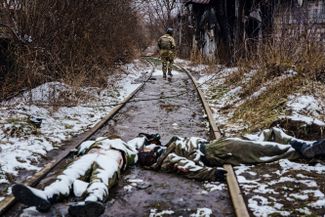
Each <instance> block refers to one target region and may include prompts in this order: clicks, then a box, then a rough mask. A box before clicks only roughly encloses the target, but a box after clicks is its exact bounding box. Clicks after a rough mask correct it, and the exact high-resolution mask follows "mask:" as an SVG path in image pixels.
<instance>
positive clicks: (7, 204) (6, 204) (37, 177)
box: [0, 60, 155, 216]
mask: <svg viewBox="0 0 325 217" xmlns="http://www.w3.org/2000/svg"><path fill="white" fill-rule="evenodd" d="M144 61H146V62H147V63H149V64H150V65H151V66H152V70H151V72H150V74H149V76H148V78H147V79H145V80H144V82H143V83H142V84H141V85H140V86H139V87H137V88H136V89H135V90H134V91H133V92H132V93H131V94H129V95H128V96H127V97H126V98H125V99H124V100H123V101H122V102H121V103H120V104H118V105H117V106H115V107H114V108H113V109H112V110H111V111H110V112H109V113H108V114H107V115H106V116H105V117H104V118H103V119H102V120H101V121H99V122H98V123H97V124H96V125H95V126H94V127H93V128H91V129H90V130H88V131H86V132H85V133H82V134H81V135H80V136H77V138H74V139H72V140H71V141H69V142H68V143H69V147H71V148H70V149H68V150H64V151H63V152H61V153H60V154H59V155H58V156H57V158H56V159H55V160H53V161H51V162H49V163H48V164H46V165H45V166H44V167H43V169H42V170H40V171H39V172H37V173H35V174H34V175H33V176H32V177H31V178H30V179H29V180H28V181H26V182H24V183H23V184H24V185H27V186H32V187H34V186H36V185H37V184H38V183H39V182H40V181H41V180H42V179H43V178H44V177H46V175H47V174H49V173H50V172H51V171H52V170H53V169H54V168H55V167H56V166H57V165H58V164H59V163H61V162H62V161H63V160H64V159H66V158H67V157H68V156H69V154H70V153H71V150H73V149H75V148H77V147H78V146H79V145H81V143H82V142H84V141H86V140H87V139H89V138H90V137H91V136H92V135H94V134H95V133H96V132H97V131H98V130H99V129H100V128H102V127H103V126H104V125H105V124H106V123H107V122H108V121H109V120H111V119H112V118H113V117H114V116H115V115H116V114H117V113H118V112H119V111H120V110H121V109H122V108H123V107H124V106H125V105H126V104H127V103H128V102H129V101H130V99H132V98H133V97H134V96H135V95H136V94H137V93H138V92H139V91H140V90H141V89H142V88H143V87H144V85H145V84H146V83H147V82H148V81H149V80H150V79H151V77H152V74H153V72H154V70H155V65H154V64H152V63H151V62H150V61H147V60H144ZM15 203H16V200H15V198H14V197H13V196H12V195H11V196H8V197H6V198H5V199H4V200H3V201H2V202H1V203H0V216H2V215H3V214H4V213H6V212H7V211H8V210H9V209H10V208H11V207H12V206H13V205H14V204H15Z"/></svg>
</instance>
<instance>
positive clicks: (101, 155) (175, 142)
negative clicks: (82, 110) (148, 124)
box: [12, 128, 325, 217]
mask: <svg viewBox="0 0 325 217" xmlns="http://www.w3.org/2000/svg"><path fill="white" fill-rule="evenodd" d="M159 139H160V136H159V134H151V135H148V134H139V137H137V138H135V139H133V140H131V141H129V142H128V143H125V142H123V141H122V140H121V139H107V138H98V139H97V140H95V141H87V142H84V143H83V144H81V146H80V149H79V151H78V155H80V156H79V157H78V158H77V159H76V160H75V161H74V162H72V163H71V164H70V165H69V166H68V167H67V169H65V170H64V171H63V172H62V174H61V175H60V176H58V177H57V179H56V181H55V182H53V183H52V184H50V185H49V186H47V187H45V188H44V190H38V189H35V188H31V187H27V186H24V185H21V184H16V185H14V186H13V189H12V191H13V194H14V196H15V197H16V199H17V200H18V201H20V202H22V203H24V204H26V205H28V206H36V208H37V209H38V210H39V211H48V210H49V209H50V207H51V204H53V203H55V202H57V201H60V200H61V199H63V198H65V197H67V196H69V194H70V192H73V194H74V195H75V196H77V197H78V198H80V199H81V200H82V201H81V202H77V203H75V204H72V205H70V207H69V213H70V215H71V216H80V217H82V216H99V215H101V214H102V213H103V212H104V206H103V202H105V201H106V200H107V198H108V194H109V189H110V188H111V187H112V186H113V185H114V184H116V183H117V181H118V178H119V176H120V173H121V172H122V171H123V170H124V169H125V168H127V167H128V166H129V165H133V164H135V163H136V162H137V161H138V162H139V164H140V165H142V166H144V167H146V168H149V169H155V170H162V171H167V172H176V173H180V174H182V175H184V176H185V177H187V178H191V179H197V180H218V181H223V180H224V178H225V174H226V172H225V170H224V169H222V167H221V166H222V165H223V164H232V165H239V164H254V163H266V162H271V161H276V160H279V159H282V158H287V159H290V160H295V159H299V158H313V157H316V156H320V155H324V154H325V140H320V141H316V142H308V141H303V140H299V139H296V138H294V137H291V136H289V135H287V134H285V133H284V132H283V131H282V130H280V129H278V128H272V129H269V130H264V131H263V132H262V133H261V134H260V135H259V136H258V137H255V138H252V137H249V138H243V139H240V138H228V139H220V140H215V141H212V142H210V143H208V141H207V140H205V139H201V138H197V137H191V138H181V137H177V136H174V137H173V138H172V139H171V140H170V141H169V142H168V144H167V145H166V146H161V144H160V141H159Z"/></svg>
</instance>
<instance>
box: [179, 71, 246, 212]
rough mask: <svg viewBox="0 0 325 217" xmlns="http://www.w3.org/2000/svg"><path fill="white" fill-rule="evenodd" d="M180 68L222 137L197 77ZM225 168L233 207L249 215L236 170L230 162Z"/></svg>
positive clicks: (215, 130) (236, 210)
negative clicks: (195, 90) (187, 77)
mask: <svg viewBox="0 0 325 217" xmlns="http://www.w3.org/2000/svg"><path fill="white" fill-rule="evenodd" d="M176 66H177V67H178V68H180V69H182V70H183V71H184V72H186V74H187V75H188V76H189V77H190V78H191V80H192V82H193V84H194V86H195V87H196V89H197V92H198V94H199V96H200V99H201V101H202V104H203V106H204V110H205V112H206V114H207V116H208V120H209V123H210V126H211V130H212V131H213V136H214V137H215V139H219V138H221V133H220V131H219V129H218V127H217V125H216V122H215V121H214V118H213V115H212V111H211V108H210V106H209V104H208V102H207V100H206V99H205V96H204V94H203V92H202V91H201V90H200V88H199V85H198V84H197V82H196V80H195V78H194V77H193V76H192V75H191V73H190V72H189V71H188V70H187V69H185V68H184V67H181V66H179V65H176ZM224 169H225V170H226V171H227V184H228V189H229V194H230V197H231V200H232V204H233V207H234V209H235V213H236V216H237V217H249V216H250V215H249V213H248V210H247V207H246V204H245V201H244V198H243V195H242V193H241V191H240V188H239V185H238V182H237V178H236V175H235V173H234V170H233V168H232V166H231V165H230V164H225V165H224Z"/></svg>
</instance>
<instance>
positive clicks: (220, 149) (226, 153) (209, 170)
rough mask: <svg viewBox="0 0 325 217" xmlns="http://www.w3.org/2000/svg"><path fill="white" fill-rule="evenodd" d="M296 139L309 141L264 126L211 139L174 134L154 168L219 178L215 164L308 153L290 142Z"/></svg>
mask: <svg viewBox="0 0 325 217" xmlns="http://www.w3.org/2000/svg"><path fill="white" fill-rule="evenodd" d="M294 141H298V142H302V143H305V144H307V143H308V142H307V141H302V140H298V139H296V138H294V137H291V136H289V135H287V134H285V133H284V132H283V131H282V130H280V129H278V128H272V129H268V130H264V131H263V132H262V133H261V134H260V136H259V137H257V138H243V139H240V138H228V139H220V140H215V141H212V142H210V143H208V142H207V141H206V140H204V139H200V138H195V137H192V138H185V139H183V138H180V137H174V138H173V139H172V140H171V141H170V142H169V143H168V144H167V149H166V150H165V151H164V153H163V154H162V155H161V156H160V157H159V158H158V160H157V163H155V164H154V165H153V166H152V169H162V170H165V171H169V172H178V173H181V174H183V175H185V176H186V177H188V178H193V179H198V180H214V179H216V178H217V177H216V174H215V172H216V168H215V167H217V166H222V165H223V164H231V165H239V164H255V163H267V162H272V161H276V160H279V159H284V158H286V159H289V160H295V159H299V158H302V157H306V155H305V154H304V153H299V152H298V151H296V150H295V149H294V148H293V147H292V146H291V143H292V142H294Z"/></svg>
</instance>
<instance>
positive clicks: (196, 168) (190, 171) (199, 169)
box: [152, 137, 216, 181]
mask: <svg viewBox="0 0 325 217" xmlns="http://www.w3.org/2000/svg"><path fill="white" fill-rule="evenodd" d="M206 144H207V141H206V140H204V139H200V138H196V137H191V138H181V137H173V138H172V139H171V140H170V142H169V143H168V144H167V145H166V146H167V149H166V150H165V151H164V153H163V154H162V155H161V156H160V157H159V158H158V161H157V163H155V164H154V165H153V166H152V169H161V170H163V171H167V172H177V173H180V174H182V175H184V176H186V177H187V178H191V179H198V180H211V181H213V180H215V178H216V176H215V173H216V168H212V167H207V166H205V164H204V163H203V162H202V157H204V154H203V153H202V152H201V150H200V149H201V148H202V146H205V145H206Z"/></svg>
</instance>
